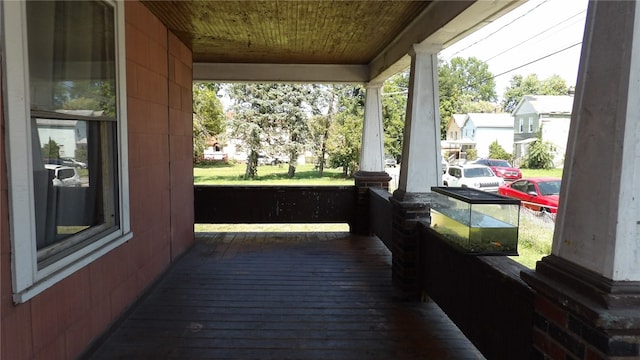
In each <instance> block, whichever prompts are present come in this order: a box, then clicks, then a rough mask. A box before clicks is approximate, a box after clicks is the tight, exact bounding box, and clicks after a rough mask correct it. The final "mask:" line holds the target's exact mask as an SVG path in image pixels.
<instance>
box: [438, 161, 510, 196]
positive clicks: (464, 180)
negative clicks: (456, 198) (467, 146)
mask: <svg viewBox="0 0 640 360" xmlns="http://www.w3.org/2000/svg"><path fill="white" fill-rule="evenodd" d="M442 183H443V185H444V186H452V187H470V188H475V189H480V190H484V191H488V192H497V191H498V187H499V186H500V185H503V184H504V179H503V178H501V177H498V176H496V174H494V173H493V171H492V170H491V168H489V167H488V166H484V165H478V164H465V165H449V166H448V167H447V171H446V172H445V173H444V175H442Z"/></svg>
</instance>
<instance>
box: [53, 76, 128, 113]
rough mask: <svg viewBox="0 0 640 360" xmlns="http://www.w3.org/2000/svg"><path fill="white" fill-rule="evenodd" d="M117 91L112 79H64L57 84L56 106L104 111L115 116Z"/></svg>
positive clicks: (67, 108)
mask: <svg viewBox="0 0 640 360" xmlns="http://www.w3.org/2000/svg"><path fill="white" fill-rule="evenodd" d="M115 93H116V91H115V88H114V84H113V83H112V82H110V81H102V80H100V81H88V80H75V81H63V82H60V83H57V84H56V85H55V95H54V106H55V107H56V108H60V109H65V110H93V111H102V115H104V116H109V117H115V116H116V96H115Z"/></svg>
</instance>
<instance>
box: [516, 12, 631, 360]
mask: <svg viewBox="0 0 640 360" xmlns="http://www.w3.org/2000/svg"><path fill="white" fill-rule="evenodd" d="M639 20H640V6H638V5H637V2H635V1H596V0H592V1H590V2H589V10H588V12H587V21H586V26H585V35H584V40H583V42H582V55H581V57H580V71H579V72H578V84H577V87H576V90H577V91H576V98H575V100H574V105H573V113H572V116H571V128H570V130H569V141H568V146H567V152H566V155H565V169H564V173H563V178H562V189H561V193H560V208H559V210H558V217H557V219H556V229H555V235H554V239H553V250H552V254H551V255H549V256H546V257H544V258H542V260H541V261H539V262H538V263H537V264H536V271H535V272H528V271H523V272H521V273H520V276H521V278H522V279H523V280H524V281H525V282H526V283H527V284H529V286H530V287H531V288H532V289H533V290H534V294H535V295H534V296H535V299H534V301H533V304H534V311H535V314H536V316H537V317H538V320H536V321H534V322H533V328H534V331H535V332H536V333H537V334H538V340H536V341H535V343H537V344H545V343H550V342H555V344H559V346H558V347H559V349H548V348H544V347H543V346H538V347H537V350H538V352H539V354H538V357H539V358H555V357H554V356H557V354H559V353H562V354H569V353H572V352H573V354H574V355H577V356H578V358H589V357H592V356H590V355H589V354H594V355H593V357H595V358H600V359H612V358H616V359H622V358H624V359H638V358H640V338H639V337H638V336H637V334H640V261H638V256H639V254H640V206H639V204H638V201H640V190H638V185H640V101H639V100H640V25H639ZM559 319H565V320H564V321H562V320H559ZM550 329H553V331H550ZM559 339H560V341H559ZM535 343H534V345H535ZM580 353H584V354H587V355H586V356H585V357H582V356H580ZM563 358H564V356H563Z"/></svg>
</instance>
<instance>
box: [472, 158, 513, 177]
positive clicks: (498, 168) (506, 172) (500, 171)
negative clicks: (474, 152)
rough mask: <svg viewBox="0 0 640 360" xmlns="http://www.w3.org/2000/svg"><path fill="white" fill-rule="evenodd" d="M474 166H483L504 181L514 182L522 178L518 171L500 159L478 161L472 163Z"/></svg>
mask: <svg viewBox="0 0 640 360" xmlns="http://www.w3.org/2000/svg"><path fill="white" fill-rule="evenodd" d="M474 163H475V164H480V165H485V166H488V167H490V168H491V170H493V173H494V174H496V175H497V176H500V177H501V178H503V179H504V180H505V181H514V180H518V179H520V178H522V173H521V172H520V169H517V168H514V167H513V166H511V164H509V162H508V161H506V160H500V159H479V160H476V161H474Z"/></svg>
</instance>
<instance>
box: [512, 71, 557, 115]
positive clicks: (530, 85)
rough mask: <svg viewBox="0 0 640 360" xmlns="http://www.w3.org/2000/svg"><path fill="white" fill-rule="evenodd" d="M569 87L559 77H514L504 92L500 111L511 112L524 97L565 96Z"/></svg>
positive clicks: (533, 75)
mask: <svg viewBox="0 0 640 360" xmlns="http://www.w3.org/2000/svg"><path fill="white" fill-rule="evenodd" d="M568 93H569V87H568V86H567V83H566V82H565V81H564V80H563V79H562V78H561V77H560V76H559V75H553V76H551V77H549V78H547V79H545V80H540V79H538V75H536V74H529V75H527V77H522V75H514V76H513V77H512V78H511V81H510V83H509V87H507V89H506V90H505V92H504V99H503V100H502V110H503V111H505V112H508V113H510V112H513V111H514V110H515V108H516V106H518V103H519V102H520V100H522V98H523V97H524V96H525V95H567V94H568Z"/></svg>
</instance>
